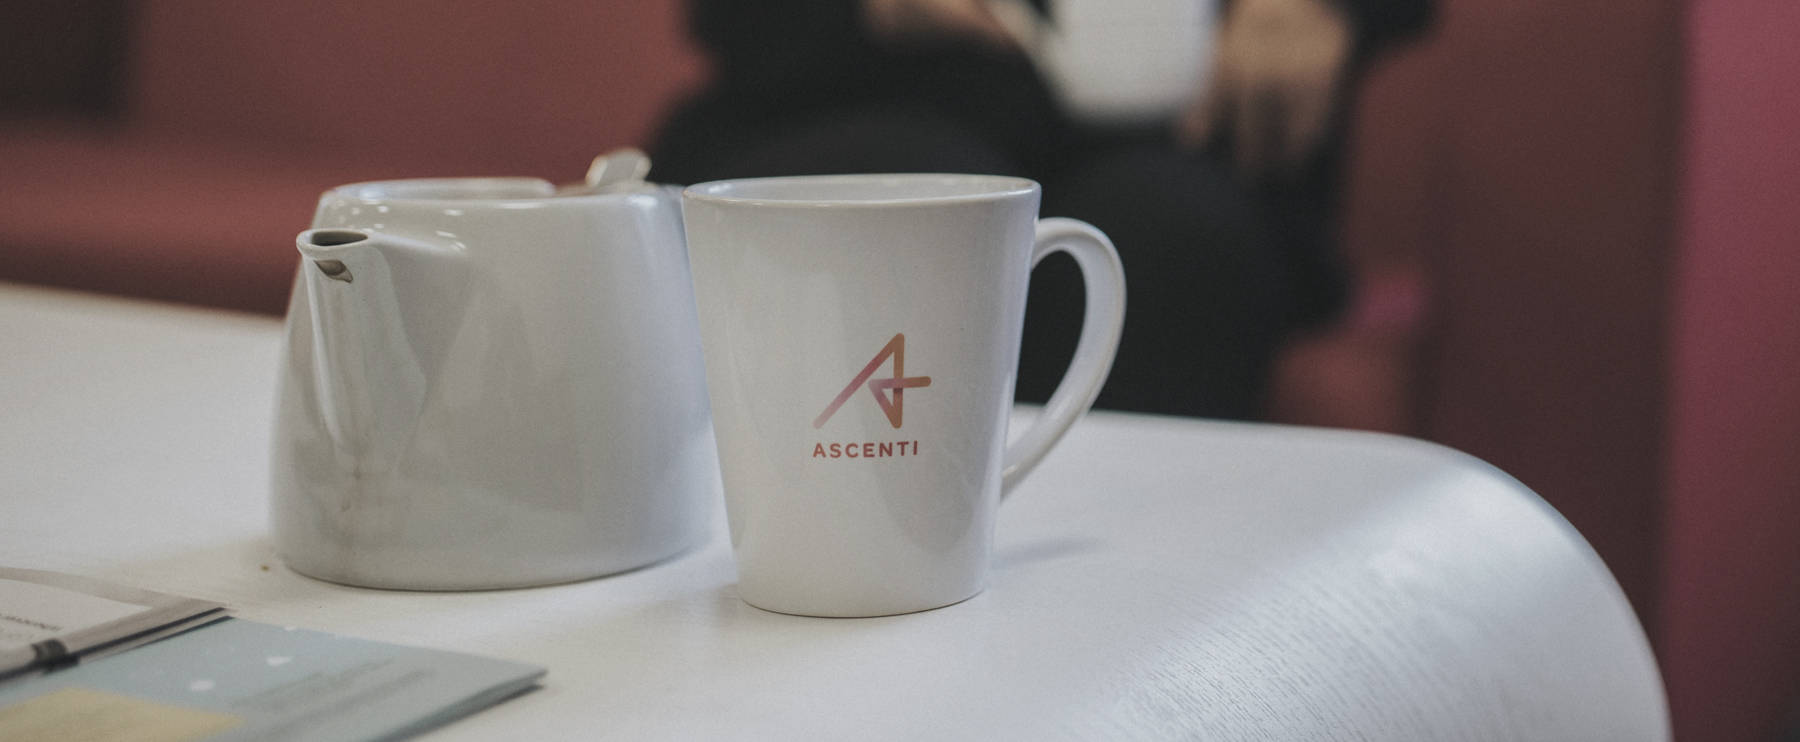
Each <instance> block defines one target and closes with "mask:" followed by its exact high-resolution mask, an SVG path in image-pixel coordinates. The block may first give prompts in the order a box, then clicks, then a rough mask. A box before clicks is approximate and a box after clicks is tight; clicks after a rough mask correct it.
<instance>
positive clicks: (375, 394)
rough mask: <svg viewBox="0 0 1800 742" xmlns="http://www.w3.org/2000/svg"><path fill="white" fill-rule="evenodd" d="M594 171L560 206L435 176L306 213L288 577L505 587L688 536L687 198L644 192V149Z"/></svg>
mask: <svg viewBox="0 0 1800 742" xmlns="http://www.w3.org/2000/svg"><path fill="white" fill-rule="evenodd" d="M608 162H609V160H608V158H602V160H600V161H597V162H596V168H595V171H596V172H595V173H594V174H592V175H591V176H590V184H589V186H588V187H582V188H576V189H570V190H565V191H564V192H562V193H558V192H557V190H556V188H555V187H554V186H552V185H551V184H550V183H549V182H546V181H542V180H537V179H531V178H480V179H431V180H398V181H385V182H375V183H358V184H352V185H347V186H342V187H340V188H336V189H333V190H331V191H329V192H327V193H326V194H325V195H324V196H323V197H322V198H321V199H320V201H319V208H318V212H317V214H316V216H315V217H314V219H313V228H312V229H309V230H307V231H305V232H302V233H301V234H300V236H299V238H298V244H299V250H300V253H301V255H302V258H303V259H302V260H301V264H300V271H299V276H298V277H297V279H296V283H295V288H294V294H293V298H292V300H291V302H290V304H289V307H288V320H287V345H286V349H285V353H284V359H283V363H282V367H281V381H280V390H279V396H278V402H277V410H276V419H275V450H274V458H273V462H272V464H273V474H274V476H273V492H272V499H273V503H272V525H273V532H274V538H275V543H276V546H277V548H278V549H279V551H280V552H281V555H282V557H283V558H284V559H285V560H286V562H287V563H288V564H289V565H290V566H291V567H293V568H294V569H295V570H297V571H299V572H302V573H305V574H308V575H312V576H315V577H319V578H322V579H326V580H331V581H334V582H342V583H348V584H353V585H363V586H369V587H383V588H403V589H419V590H465V589H485V588H502V587H520V586H527V585H541V584H548V583H556V582H567V581H571V580H578V579H583V578H588V577H595V576H598V575H603V574H608V573H612V572H619V571H623V570H628V569H632V568H635V567H640V566H643V565H645V564H649V563H652V562H655V561H658V560H660V559H664V558H666V557H669V556H671V555H673V554H675V553H677V552H679V551H681V550H683V549H684V548H686V547H687V546H689V545H690V544H692V543H694V542H695V541H696V540H697V539H698V537H699V536H700V535H701V533H702V531H703V529H704V525H705V521H706V516H707V511H708V509H709V506H710V505H711V503H712V502H713V501H714V498H716V497H717V494H716V493H717V490H718V462H717V454H716V450H715V448H714V445H713V437H712V428H711V416H710V412H709V406H708V402H707V394H706V386H705V376H704V370H703V366H702V364H701V358H700V343H699V335H698V320H697V319H696V316H695V309H694V296H693V284H692V282H691V280H690V278H689V272H688V262H687V253H686V242H685V240H684V238H683V233H682V224H681V212H680V197H679V194H678V193H677V192H675V191H674V190H673V189H665V188H658V187H656V186H653V185H649V184H646V183H644V182H643V180H642V176H643V171H644V170H645V169H647V167H646V163H644V162H643V161H642V160H641V155H636V154H635V153H628V154H624V155H619V156H616V157H613V158H610V162H611V164H612V167H611V168H610V174H611V175H612V177H611V178H608V177H606V174H603V173H602V172H601V171H605V170H608V168H607V165H608ZM621 170H625V171H626V172H625V174H624V177H619V173H620V171H621Z"/></svg>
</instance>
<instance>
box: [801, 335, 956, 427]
mask: <svg viewBox="0 0 1800 742" xmlns="http://www.w3.org/2000/svg"><path fill="white" fill-rule="evenodd" d="M888 356H893V357H894V377H893V378H891V379H873V380H871V379H870V378H869V377H871V376H874V375H875V369H877V368H880V367H881V362H882V361H885V360H887V359H888ZM865 381H867V382H869V393H870V394H873V395H875V402H876V404H879V405H881V411H882V412H885V413H887V417H888V422H890V423H893V424H894V427H896V428H898V427H900V412H901V410H902V409H903V405H904V403H905V397H903V396H902V395H904V394H905V393H906V390H907V389H908V388H910V387H921V386H931V377H929V376H913V377H908V376H907V375H906V335H905V334H902V333H895V334H894V339H893V340H889V341H888V344H887V345H885V346H883V347H882V348H881V352H880V353H876V354H875V360H873V361H869V365H867V366H864V367H863V370H862V373H860V374H857V375H856V378H854V379H851V380H850V385H849V386H847V387H844V391H842V392H839V393H838V395H837V399H834V400H832V401H831V406H830V407H826V408H825V411H824V412H823V413H820V414H819V419H817V420H814V421H813V427H814V428H822V427H824V426H825V421H826V420H830V419H831V416H832V414H833V413H836V412H837V411H838V408H839V407H843V406H844V403H845V402H847V401H849V399H850V395H852V394H855V393H856V388H857V387H859V386H862V385H863V382H865ZM888 390H892V394H893V399H892V401H889V399H888V394H887V393H885V392H887V391H888Z"/></svg>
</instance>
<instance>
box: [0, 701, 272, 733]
mask: <svg viewBox="0 0 1800 742" xmlns="http://www.w3.org/2000/svg"><path fill="white" fill-rule="evenodd" d="M241 723H243V719H240V718H238V717H236V716H226V715H225V714H215V713H211V712H208V711H196V710H194V709H190V708H182V707H180V706H170V705H168V704H162V703H155V702H153V701H145V700H142V699H138V698H131V697H129V696H121V695H117V694H113V693H104V692H101V691H97V690H89V689H87V688H64V689H62V690H59V691H55V692H52V693H45V694H44V695H41V696H38V697H37V698H33V699H31V700H29V701H25V702H23V703H19V704H15V705H12V706H8V707H6V708H3V709H0V742H66V741H67V740H76V739H79V740H89V741H90V742H192V741H193V740H198V739H204V738H206V737H208V736H211V735H214V734H218V733H219V732H223V731H225V730H227V729H230V728H232V727H235V726H237V725H238V724H241Z"/></svg>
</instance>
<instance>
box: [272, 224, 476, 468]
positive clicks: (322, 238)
mask: <svg viewBox="0 0 1800 742" xmlns="http://www.w3.org/2000/svg"><path fill="white" fill-rule="evenodd" d="M296 243H297V246H298V248H299V250H300V254H301V256H302V258H303V260H302V264H301V266H300V269H301V273H302V274H303V275H304V276H305V279H304V285H305V290H306V298H307V305H308V310H309V314H310V317H309V319H310V320H311V321H312V351H313V353H312V366H313V368H312V371H313V391H314V394H315V398H316V400H317V403H318V406H319V413H320V415H321V417H322V418H323V421H324V423H325V428H326V430H327V431H328V432H329V433H330V435H331V438H332V442H333V443H334V444H335V446H336V447H337V448H338V450H340V451H342V452H344V453H346V454H349V455H351V456H354V457H357V458H359V459H362V460H363V464H364V467H363V468H364V469H365V470H369V469H384V468H386V466H387V465H389V464H391V463H392V462H393V460H394V459H395V458H396V457H397V456H398V455H399V453H401V451H402V450H403V449H404V444H405V443H406V442H407V441H408V440H410V439H411V436H412V433H413V430H414V429H415V428H416V427H417V426H418V419H419V414H420V411H421V410H423V409H424V405H425V399H426V397H427V396H428V395H429V394H430V392H431V388H432V385H433V381H434V380H435V379H436V378H437V376H438V372H439V371H440V370H441V368H442V365H443V360H444V358H445V355H446V352H447V350H448V346H449V344H450V342H451V340H452V336H453V334H454V332H455V330H456V328H457V326H458V325H459V324H460V322H461V318H462V315H463V304H464V301H465V294H466V292H467V288H468V275H469V271H468V261H467V256H466V255H465V253H464V251H463V249H462V247H461V245H460V244H456V243H453V242H437V241H424V240H419V239H414V238H409V237H401V236H398V235H392V234H386V233H383V232H379V231H376V230H368V229H311V230H307V231H305V232H301V233H300V236H299V237H298V238H297V240H296Z"/></svg>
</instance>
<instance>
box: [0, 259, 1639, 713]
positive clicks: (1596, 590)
mask: <svg viewBox="0 0 1800 742" xmlns="http://www.w3.org/2000/svg"><path fill="white" fill-rule="evenodd" d="M280 333H281V327H280V324H279V323H278V322H275V321H272V320H268V319H263V318H253V317H247V316H240V315H231V314H224V313H218V312H211V311H205V310H195V309H186V308H176V307H169V306H163V305H152V304H144V303H137V302H130V301H124V300H116V299H103V298H97V297H89V296H84V295H77V294H68V293H60V292H54V291H49V290H43V289H35V288H26V287H21V286H14V285H4V284H0V564H7V565H11V566H18V567H32V568H41V569H54V570H62V571H66V572H72V573H77V574H83V575H90V576H94V577H100V578H106V579H111V580H116V581H119V582H124V583H128V584H132V585H137V586H140V587H145V588H150V589H154V590H163V591H168V592H173V593H179V594H184V595H189V596H193V597H198V598H205V599H209V600H216V601H220V602H224V603H227V604H229V605H231V606H233V607H235V608H236V609H237V611H238V614H239V615H241V616H243V617H246V618H250V619H256V620H262V621H268V622H274V623H283V624H289V625H299V626H303V627H307V628H313V629H320V630H325V631H333V632H339V633H344V634H351V635H355V636H360V637H366V638H371V639H378V640H385V641H393V642H401V643H408V644H415V645H421V646H429V647H438V648H444V649H453V650H461V651H467V652H475V653H481V654H488V655H493V656H497V657H505V658H511V659H517V660H522V661H526V662H532V663H537V664H541V665H545V666H547V667H549V668H550V674H549V676H548V678H547V679H546V680H545V682H544V684H543V687H542V688H541V689H540V690H538V691H535V692H533V693H530V694H527V695H525V696H522V697H519V698H516V699H513V700H511V701H509V702H506V703H504V704H502V705H500V706H498V707H495V708H493V709H490V710H488V711H485V712H482V713H479V714H476V715H474V716H472V717H469V718H467V719H464V720H462V721H459V722H456V723H454V724H451V725H449V726H446V727H442V728H439V729H437V730H435V731H433V732H431V733H429V734H427V735H425V737H424V738H425V739H429V740H498V739H521V740H522V739H545V740H557V739H629V740H661V739H669V740H705V739H730V740H753V739H784V740H785V739H799V738H820V739H896V740H912V739H919V740H924V739H931V740H937V739H962V738H967V739H982V740H997V739H1018V740H1056V739H1070V740H1097V739H1108V740H1112V739H1172V738H1184V739H1209V740H1215V739H1216V740H1228V739H1245V740H1273V739H1308V740H1311V739H1369V740H1438V741H1444V740H1489V739H1494V740H1498V739H1509V740H1583V741H1589V740H1662V739H1667V738H1668V736H1669V731H1668V729H1669V727H1668V721H1667V710H1666V706H1665V703H1664V700H1663V691H1662V685H1661V681H1660V679H1659V677H1658V674H1657V670H1656V666H1655V663H1654V660H1653V659H1652V657H1651V654H1650V650H1649V647H1648V644H1647V643H1646V641H1645V639H1644V635H1643V632H1642V630H1641V629H1640V628H1639V626H1638V623H1637V621H1636V619H1635V618H1634V617H1633V615H1632V613H1631V610H1630V607H1629V606H1628V605H1627V604H1626V602H1625V599H1624V596H1623V595H1622V594H1621V593H1620V591H1619V589H1618V587H1617V586H1616V585H1615V584H1614V582H1613V580H1612V578H1611V576H1610V575H1609V574H1608V573H1607V571H1606V569H1605V568H1604V567H1603V566H1602V565H1601V563H1600V561H1599V559H1598V558H1597V557H1596V556H1595V555H1594V553H1593V551H1592V550H1590V549H1589V548H1588V546H1587V545H1586V543H1585V542H1584V541H1582V539H1581V538H1580V536H1578V535H1577V534H1576V533H1575V532H1574V531H1573V530H1572V529H1571V528H1570V527H1569V526H1568V525H1567V524H1566V523H1565V522H1564V521H1563V520H1562V519H1561V518H1560V517H1559V516H1558V515H1557V514H1556V513H1555V512H1554V511H1552V510H1551V509H1550V508H1549V507H1548V506H1546V505H1545V504H1544V503H1543V502H1542V501H1541V500H1539V499H1538V498H1537V497H1536V496H1535V495H1533V494H1532V493H1531V492H1530V491H1529V490H1527V489H1525V488H1524V487H1523V486H1521V485H1520V484H1518V483H1517V482H1515V481H1514V480H1512V479H1511V478H1509V477H1507V476H1506V475H1504V474H1502V473H1500V472H1499V471H1497V470H1494V469H1492V468H1490V467H1488V466H1486V465H1484V464H1482V463H1480V462H1478V461H1476V460H1474V459H1471V458H1468V457H1466V456H1463V455H1461V454H1458V453H1456V452H1453V451H1450V450H1447V449H1444V448H1440V447H1437V446H1433V445H1431V444H1427V443H1423V442H1420V441H1415V440H1410V439H1404V438H1396V437H1391V436H1382V435H1374V434H1364V433H1354V432H1343V431H1327V430H1314V429H1303V428H1290V427H1279V426H1269V425H1248V424H1231V423H1216V422H1203V421H1196V420H1187V419H1176V418H1158V417H1150V416H1139V415H1125V414H1116V413H1096V414H1094V415H1091V416H1090V417H1089V418H1088V419H1086V420H1085V421H1083V422H1082V423H1080V424H1079V425H1077V426H1076V427H1075V429H1074V431H1073V432H1072V433H1071V434H1070V435H1069V437H1068V439H1067V440H1066V441H1065V442H1064V444H1063V445H1062V446H1061V447H1060V448H1059V449H1058V450H1056V451H1055V452H1053V453H1052V454H1051V455H1050V457H1049V458H1048V459H1047V460H1046V461H1045V462H1044V464H1043V466H1042V468H1040V469H1039V470H1038V471H1037V472H1036V473H1035V474H1034V475H1033V476H1032V477H1031V478H1030V479H1029V480H1028V481H1027V482H1026V483H1025V484H1024V485H1023V486H1022V487H1021V488H1020V489H1019V491H1018V492H1017V493H1016V495H1015V496H1014V497H1013V498H1012V499H1011V500H1009V502H1008V503H1007V505H1006V506H1005V509H1004V511H1003V513H1002V517H1001V521H1000V528H999V536H998V542H997V546H996V553H995V557H994V573H993V581H992V585H991V586H990V587H989V588H988V590H987V591H986V592H985V593H983V594H982V595H980V596H978V597H976V598H974V599H972V600H970V601H968V602H966V603H963V604H960V605H956V606H952V607H949V608H945V609H941V610H937V611H930V612H926V613H921V614H914V615H910V616H898V617H891V618H880V619H851V620H843V619H809V618H798V617H793V616H783V615H777V614H773V613H766V612H763V611H760V610H758V609H755V608H751V607H749V606H747V605H745V604H744V603H743V602H742V601H740V600H738V599H737V597H736V595H735V593H734V591H733V581H734V573H733V567H732V562H731V552H730V548H729V546H728V544H727V543H726V540H725V538H724V536H723V533H724V530H723V520H722V516H720V517H719V518H715V523H716V527H715V537H714V538H713V539H712V540H711V542H710V543H709V544H708V545H706V546H704V547H701V548H700V549H698V550H696V551H694V552H691V553H688V554H686V555H684V556H681V557H678V558H676V559H674V560H671V561H669V562H666V563H663V564H661V565H657V566H653V567H650V568H646V569H642V570H638V571H636V572H632V573H628V574H624V575H618V576H615V577H610V578H605V579H599V580H592V581H588V582H582V583H577V584H571V585H563V586H557V587H547V588H536V589H528V590H510V591H496V592H481V593H404V592H384V591H377V590H365V589H357V588H350V587H343V586H339V585H333V584H328V583H324V582H320V581H317V580H313V579H310V578H306V577H303V576H300V575H298V574H295V573H293V572H291V571H289V570H287V569H286V568H284V567H283V566H282V565H281V563H280V562H279V561H278V560H277V558H276V555H275V554H274V553H273V552H272V550H271V546H270V542H269V540H268V538H267V535H266V527H265V519H266V515H265V509H266V507H267V492H268V485H267V481H266V479H267V471H268V450H267V449H268V445H269V442H268V441H269V435H268V430H269V424H270V420H269V418H270V411H271V404H272V402H271V399H272V394H273V386H274V370H275V359H276V354H277V347H278V345H279V343H280ZM721 509H722V508H721Z"/></svg>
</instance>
